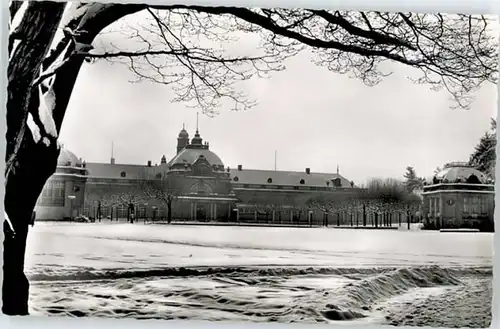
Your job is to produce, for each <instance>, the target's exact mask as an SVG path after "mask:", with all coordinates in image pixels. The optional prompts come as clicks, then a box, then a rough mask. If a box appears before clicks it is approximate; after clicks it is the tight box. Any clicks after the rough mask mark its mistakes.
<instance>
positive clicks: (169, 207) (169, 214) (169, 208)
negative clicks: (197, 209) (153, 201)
mask: <svg viewBox="0 0 500 329" xmlns="http://www.w3.org/2000/svg"><path fill="white" fill-rule="evenodd" d="M167 223H168V224H170V223H172V201H169V202H168V203H167Z"/></svg>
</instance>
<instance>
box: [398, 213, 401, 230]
mask: <svg viewBox="0 0 500 329" xmlns="http://www.w3.org/2000/svg"><path fill="white" fill-rule="evenodd" d="M398 225H399V227H401V213H398Z"/></svg>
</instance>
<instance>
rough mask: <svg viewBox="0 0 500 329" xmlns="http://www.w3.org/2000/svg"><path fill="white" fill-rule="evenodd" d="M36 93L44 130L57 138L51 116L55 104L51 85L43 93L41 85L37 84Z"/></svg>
mask: <svg viewBox="0 0 500 329" xmlns="http://www.w3.org/2000/svg"><path fill="white" fill-rule="evenodd" d="M52 82H53V80H52ZM38 95H39V97H40V105H39V106H38V115H39V117H40V121H42V124H43V127H44V128H45V132H46V133H47V134H49V135H50V136H52V137H55V138H57V129H56V123H55V122H54V118H53V117H52V112H53V111H54V107H55V106H56V97H55V96H56V95H55V93H54V89H53V88H52V85H50V87H49V90H48V91H47V92H46V93H45V94H44V93H43V92H42V88H41V86H39V87H38Z"/></svg>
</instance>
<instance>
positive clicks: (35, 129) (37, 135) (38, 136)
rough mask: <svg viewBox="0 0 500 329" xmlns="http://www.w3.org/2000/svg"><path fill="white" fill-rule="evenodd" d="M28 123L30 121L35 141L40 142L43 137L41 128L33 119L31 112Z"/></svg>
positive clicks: (29, 126)
mask: <svg viewBox="0 0 500 329" xmlns="http://www.w3.org/2000/svg"><path fill="white" fill-rule="evenodd" d="M27 123H28V128H29V130H30V131H31V135H32V136H33V140H34V141H35V143H38V142H39V141H40V139H41V138H42V135H41V134H40V128H39V127H38V126H37V124H36V123H35V121H34V120H33V116H32V115H31V113H28V121H27Z"/></svg>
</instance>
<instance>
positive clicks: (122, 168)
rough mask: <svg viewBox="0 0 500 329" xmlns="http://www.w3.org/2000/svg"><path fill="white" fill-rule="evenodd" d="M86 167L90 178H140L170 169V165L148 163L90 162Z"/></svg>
mask: <svg viewBox="0 0 500 329" xmlns="http://www.w3.org/2000/svg"><path fill="white" fill-rule="evenodd" d="M86 169H87V176H88V177H90V178H103V179H138V178H145V177H152V176H153V175H157V174H158V173H164V172H166V171H168V166H167V165H166V164H164V165H158V166H151V167H148V166H147V165H131V164H111V163H96V162H88V163H87V164H86ZM123 173H125V174H123Z"/></svg>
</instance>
